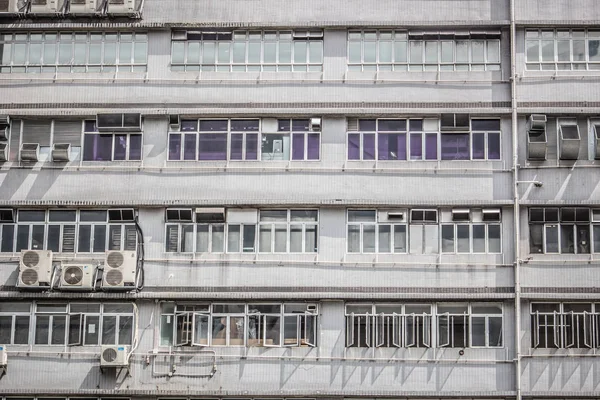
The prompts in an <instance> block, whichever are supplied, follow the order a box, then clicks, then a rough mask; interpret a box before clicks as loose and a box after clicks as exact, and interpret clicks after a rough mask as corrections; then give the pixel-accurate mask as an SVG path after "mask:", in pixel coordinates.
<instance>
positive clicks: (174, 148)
mask: <svg viewBox="0 0 600 400" xmlns="http://www.w3.org/2000/svg"><path fill="white" fill-rule="evenodd" d="M179 159H181V134H179V133H176V134H172V135H170V136H169V160H179Z"/></svg>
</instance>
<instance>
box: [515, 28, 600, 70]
mask: <svg viewBox="0 0 600 400" xmlns="http://www.w3.org/2000/svg"><path fill="white" fill-rule="evenodd" d="M525 46H526V50H525V54H526V66H527V69H528V70H533V71H539V70H542V71H545V70H550V71H557V70H566V71H571V70H600V54H599V53H598V50H599V47H600V30H597V29H528V30H526V31H525Z"/></svg>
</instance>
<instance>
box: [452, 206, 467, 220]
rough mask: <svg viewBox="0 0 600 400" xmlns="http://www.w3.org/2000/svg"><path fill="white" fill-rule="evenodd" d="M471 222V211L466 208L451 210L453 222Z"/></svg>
mask: <svg viewBox="0 0 600 400" xmlns="http://www.w3.org/2000/svg"><path fill="white" fill-rule="evenodd" d="M470 220H471V210H469V209H468V208H455V209H453V210H452V221H453V222H468V221H470Z"/></svg>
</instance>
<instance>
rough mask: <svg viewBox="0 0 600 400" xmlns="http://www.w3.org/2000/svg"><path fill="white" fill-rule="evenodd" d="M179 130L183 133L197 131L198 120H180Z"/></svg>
mask: <svg viewBox="0 0 600 400" xmlns="http://www.w3.org/2000/svg"><path fill="white" fill-rule="evenodd" d="M181 130H182V131H183V132H190V131H197V130H198V120H197V119H182V120H181Z"/></svg>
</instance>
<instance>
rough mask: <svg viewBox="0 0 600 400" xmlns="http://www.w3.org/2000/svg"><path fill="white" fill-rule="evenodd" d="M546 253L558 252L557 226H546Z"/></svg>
mask: <svg viewBox="0 0 600 400" xmlns="http://www.w3.org/2000/svg"><path fill="white" fill-rule="evenodd" d="M546 253H558V226H557V225H549V226H546Z"/></svg>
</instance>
